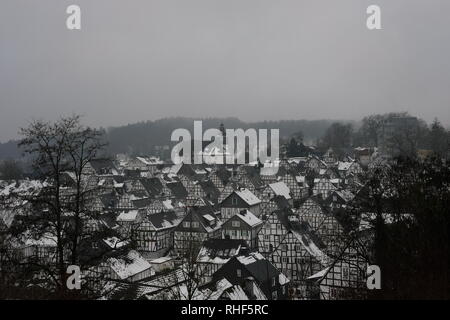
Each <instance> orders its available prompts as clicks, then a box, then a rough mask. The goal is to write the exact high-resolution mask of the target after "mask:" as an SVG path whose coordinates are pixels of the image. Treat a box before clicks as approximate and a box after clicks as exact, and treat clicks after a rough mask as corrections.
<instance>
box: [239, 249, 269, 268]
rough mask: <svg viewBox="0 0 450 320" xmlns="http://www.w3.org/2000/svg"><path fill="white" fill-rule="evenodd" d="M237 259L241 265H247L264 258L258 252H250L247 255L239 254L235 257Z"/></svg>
mask: <svg viewBox="0 0 450 320" xmlns="http://www.w3.org/2000/svg"><path fill="white" fill-rule="evenodd" d="M237 259H238V261H239V262H240V263H242V264H243V265H249V264H252V263H255V262H257V261H259V260H264V257H263V255H262V254H261V253H259V252H252V253H250V254H249V255H248V256H239V257H237Z"/></svg>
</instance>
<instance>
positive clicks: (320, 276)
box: [308, 267, 330, 280]
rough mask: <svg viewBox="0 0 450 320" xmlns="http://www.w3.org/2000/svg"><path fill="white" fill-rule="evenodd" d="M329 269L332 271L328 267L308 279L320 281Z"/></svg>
mask: <svg viewBox="0 0 450 320" xmlns="http://www.w3.org/2000/svg"><path fill="white" fill-rule="evenodd" d="M329 269H330V267H327V268H325V269H323V270H320V271H319V272H317V273H315V274H313V275H312V276H310V277H308V279H311V280H313V279H320V278H322V277H323V276H324V275H325V274H326V273H327V272H328V270H329Z"/></svg>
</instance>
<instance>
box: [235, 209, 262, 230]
mask: <svg viewBox="0 0 450 320" xmlns="http://www.w3.org/2000/svg"><path fill="white" fill-rule="evenodd" d="M236 216H237V217H238V218H240V219H241V220H242V221H244V222H245V223H246V224H248V225H249V226H250V227H255V226H258V225H260V224H262V221H261V219H259V218H258V217H257V216H255V215H254V214H253V213H251V212H250V211H249V210H245V211H243V212H239V213H237V214H236Z"/></svg>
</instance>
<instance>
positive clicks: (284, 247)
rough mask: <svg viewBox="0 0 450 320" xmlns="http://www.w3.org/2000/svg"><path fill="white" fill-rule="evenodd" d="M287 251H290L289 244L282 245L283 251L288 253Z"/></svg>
mask: <svg viewBox="0 0 450 320" xmlns="http://www.w3.org/2000/svg"><path fill="white" fill-rule="evenodd" d="M287 249H288V246H287V244H282V245H281V251H284V252H286V251H287Z"/></svg>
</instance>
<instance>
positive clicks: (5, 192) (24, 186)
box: [0, 180, 48, 196]
mask: <svg viewBox="0 0 450 320" xmlns="http://www.w3.org/2000/svg"><path fill="white" fill-rule="evenodd" d="M47 185H48V184H47V183H45V182H44V183H43V182H41V181H39V180H21V181H18V182H13V183H10V184H8V185H6V186H4V187H3V188H2V190H0V196H9V195H11V194H16V195H31V194H34V193H36V192H38V191H40V190H41V189H42V188H43V187H45V186H47Z"/></svg>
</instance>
